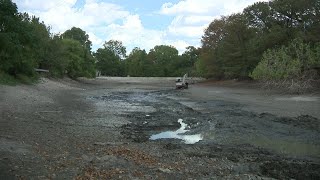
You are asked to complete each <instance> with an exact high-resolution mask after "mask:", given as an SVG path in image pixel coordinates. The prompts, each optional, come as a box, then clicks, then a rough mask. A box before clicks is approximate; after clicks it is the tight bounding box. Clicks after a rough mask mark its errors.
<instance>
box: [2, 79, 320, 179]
mask: <svg viewBox="0 0 320 180" xmlns="http://www.w3.org/2000/svg"><path fill="white" fill-rule="evenodd" d="M172 82H173V79H172V78H165V79H161V78H100V79H96V80H83V81H82V82H75V81H71V80H63V81H56V80H47V79H44V80H43V82H41V83H40V84H37V85H34V86H26V85H20V86H16V87H8V86H0V113H1V114H0V125H1V126H0V127H1V131H0V179H21V178H22V179H24V178H26V179H72V178H76V179H89V178H94V179H96V178H101V179H110V178H112V179H188V178H196V179H204V178H207V179H209V178H214V179H217V178H218V179H219V178H222V179H270V178H279V179H288V178H295V179H319V178H320V173H319V172H320V154H319V152H320V140H319V139H320V138H319V137H320V121H319V114H318V112H317V111H316V109H319V108H317V107H319V99H318V97H311V98H310V97H303V98H302V99H301V97H299V98H292V97H286V96H278V95H268V96H266V95H261V94H259V93H261V92H259V91H258V90H251V91H250V90H248V89H243V88H230V87H218V86H217V87H213V86H210V87H209V86H202V85H201V86H199V85H193V86H191V88H190V89H188V90H183V91H176V90H174V89H173V83H172ZM288 98H289V100H288ZM298 100H299V101H298ZM301 100H303V101H301ZM296 101H297V102H299V103H296ZM293 102H295V105H293V104H294V103H293ZM283 111H286V112H285V113H283ZM298 115H299V116H298ZM179 119H180V120H179ZM178 120H179V122H180V123H179V122H178ZM159 133H160V134H159ZM179 133H180V134H179ZM151 137H152V138H161V137H167V138H168V137H171V138H174V139H157V140H150V138H151ZM193 143H194V144H193Z"/></svg>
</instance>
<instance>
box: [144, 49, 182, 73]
mask: <svg viewBox="0 0 320 180" xmlns="http://www.w3.org/2000/svg"><path fill="white" fill-rule="evenodd" d="M148 57H149V58H150V61H152V62H153V72H154V74H153V76H160V77H163V76H165V77H167V76H174V73H173V72H174V71H175V69H174V67H172V66H171V65H172V63H173V62H174V61H177V60H178V57H179V52H178V50H177V49H176V48H175V47H173V46H167V45H158V46H155V47H154V48H153V49H151V50H150V52H149V56H148Z"/></svg>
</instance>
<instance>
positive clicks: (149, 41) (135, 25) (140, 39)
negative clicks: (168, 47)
mask: <svg viewBox="0 0 320 180" xmlns="http://www.w3.org/2000/svg"><path fill="white" fill-rule="evenodd" d="M106 33H107V34H108V38H107V39H115V40H120V41H122V42H123V43H124V45H126V46H127V50H128V51H131V50H132V49H133V48H134V47H142V48H145V49H146V50H149V49H151V48H153V47H154V46H155V45H159V44H163V42H164V37H165V32H163V31H160V30H151V29H146V28H144V27H143V25H142V23H141V20H140V17H139V16H138V15H130V16H128V17H126V19H124V21H123V24H122V25H119V24H111V25H109V26H108V27H107V30H106Z"/></svg>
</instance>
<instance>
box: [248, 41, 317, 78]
mask: <svg viewBox="0 0 320 180" xmlns="http://www.w3.org/2000/svg"><path fill="white" fill-rule="evenodd" d="M319 61H320V46H319V44H318V45H315V46H314V47H313V48H311V47H310V45H308V44H305V43H303V42H302V40H300V39H295V40H293V41H292V42H291V43H290V44H289V46H287V47H285V46H282V47H281V48H280V49H273V50H267V51H266V52H265V53H264V54H263V58H262V60H261V62H260V63H259V64H258V66H257V67H256V68H255V69H254V70H253V72H252V73H251V74H250V77H252V78H253V79H256V80H262V81H270V80H272V81H280V80H289V79H295V80H297V79H302V78H303V77H305V73H306V72H308V71H310V70H312V69H314V68H318V67H319V65H320V63H319Z"/></svg>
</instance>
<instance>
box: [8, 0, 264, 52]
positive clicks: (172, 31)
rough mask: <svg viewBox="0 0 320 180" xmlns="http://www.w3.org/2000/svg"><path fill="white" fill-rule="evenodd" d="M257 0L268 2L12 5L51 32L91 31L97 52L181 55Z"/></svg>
mask: <svg viewBox="0 0 320 180" xmlns="http://www.w3.org/2000/svg"><path fill="white" fill-rule="evenodd" d="M257 1H263V0H50V1H44V0H13V2H14V3H16V4H17V6H18V10H19V12H27V13H29V14H30V15H35V16H36V17H39V18H40V20H41V21H44V22H45V24H46V25H49V26H50V27H51V32H52V33H63V32H64V31H66V30H68V29H71V28H72V27H79V28H81V29H82V30H84V31H86V33H87V34H88V35H89V39H90V40H91V41H92V44H93V46H92V49H93V51H95V50H97V49H98V48H100V47H102V45H103V43H104V42H105V41H109V40H119V41H122V43H123V44H124V46H126V48H127V52H130V51H131V50H132V49H133V48H134V47H139V48H141V49H146V50H147V52H148V51H149V50H150V49H152V48H153V47H154V46H156V45H172V46H174V47H176V48H177V49H178V50H179V52H180V54H181V53H182V52H184V50H185V48H186V47H188V46H195V47H199V46H201V36H202V35H203V34H204V30H205V28H206V27H207V26H208V25H209V24H210V22H212V21H213V20H214V19H216V18H219V17H220V16H221V15H230V14H232V13H237V12H241V11H242V10H243V9H244V8H245V7H247V6H248V5H251V4H253V3H254V2H257ZM264 1H266V0H264Z"/></svg>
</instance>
